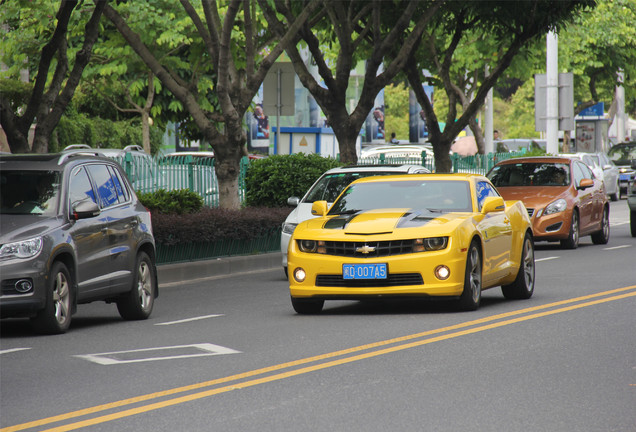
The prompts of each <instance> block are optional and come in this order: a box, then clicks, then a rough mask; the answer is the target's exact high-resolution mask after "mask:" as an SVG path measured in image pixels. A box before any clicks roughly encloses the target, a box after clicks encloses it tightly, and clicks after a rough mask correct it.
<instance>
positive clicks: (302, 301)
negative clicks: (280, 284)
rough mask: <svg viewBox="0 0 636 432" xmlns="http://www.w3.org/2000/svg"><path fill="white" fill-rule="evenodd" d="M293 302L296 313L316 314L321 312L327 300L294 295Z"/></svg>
mask: <svg viewBox="0 0 636 432" xmlns="http://www.w3.org/2000/svg"><path fill="white" fill-rule="evenodd" d="M291 303H292V306H293V308H294V310H295V311H296V313H298V314H301V315H315V314H318V313H320V311H321V310H322V307H323V306H324V304H325V301H324V300H317V299H312V298H308V299H307V298H296V297H292V298H291Z"/></svg>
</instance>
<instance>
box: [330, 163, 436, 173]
mask: <svg viewBox="0 0 636 432" xmlns="http://www.w3.org/2000/svg"><path fill="white" fill-rule="evenodd" d="M420 169H426V168H425V167H423V166H421V165H411V164H403V165H395V164H384V165H347V166H342V167H336V168H332V169H330V170H328V171H326V172H325V173H324V174H323V175H327V174H342V173H356V172H396V173H410V172H412V171H416V170H420Z"/></svg>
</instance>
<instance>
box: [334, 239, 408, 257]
mask: <svg viewBox="0 0 636 432" xmlns="http://www.w3.org/2000/svg"><path fill="white" fill-rule="evenodd" d="M414 241H415V240H413V239H411V240H389V241H371V242H349V241H326V242H325V247H326V254H327V255H336V256H347V257H356V258H376V257H383V256H390V255H402V254H408V253H413V243H414ZM361 251H366V252H367V253H364V252H361Z"/></svg>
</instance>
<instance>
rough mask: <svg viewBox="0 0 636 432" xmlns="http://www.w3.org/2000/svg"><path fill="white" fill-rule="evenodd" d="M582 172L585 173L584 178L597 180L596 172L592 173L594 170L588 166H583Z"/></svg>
mask: <svg viewBox="0 0 636 432" xmlns="http://www.w3.org/2000/svg"><path fill="white" fill-rule="evenodd" d="M581 170H582V171H583V177H584V178H587V179H592V180H593V179H595V178H596V176H595V175H594V171H592V169H591V168H590V167H589V166H587V165H581Z"/></svg>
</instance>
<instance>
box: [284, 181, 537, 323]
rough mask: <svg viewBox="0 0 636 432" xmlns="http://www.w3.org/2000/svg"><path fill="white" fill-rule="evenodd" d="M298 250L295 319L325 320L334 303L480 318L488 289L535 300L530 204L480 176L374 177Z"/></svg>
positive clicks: (349, 191) (301, 228) (293, 278)
mask: <svg viewBox="0 0 636 432" xmlns="http://www.w3.org/2000/svg"><path fill="white" fill-rule="evenodd" d="M312 213H313V214H314V215H316V216H319V217H318V218H315V219H310V220H308V221H305V222H302V223H301V224H299V225H298V226H297V227H296V230H295V231H294V234H293V237H292V239H291V241H290V242H289V249H288V268H289V289H290V294H291V300H292V305H293V307H294V310H295V311H296V312H298V313H301V314H313V313H319V312H320V311H321V310H322V307H323V305H324V301H325V300H339V299H354V300H359V299H368V298H380V297H381V298H384V297H408V296H420V297H449V298H454V299H456V302H457V306H458V308H459V309H461V310H475V309H477V308H478V307H479V304H480V301H481V292H482V290H484V289H487V288H492V287H495V286H501V287H502V291H503V295H504V296H505V297H506V298H510V299H527V298H530V296H532V293H533V291H534V280H535V277H534V276H535V274H534V242H533V238H532V223H531V222H530V218H529V217H528V212H527V210H526V208H525V206H524V205H523V203H522V202H521V201H506V202H504V200H503V198H502V197H501V196H500V195H499V193H498V192H497V189H495V187H494V186H493V185H492V183H490V181H489V180H488V179H487V178H486V177H484V176H481V175H476V174H422V175H414V174H410V175H396V176H382V177H368V178H364V179H360V180H357V181H355V182H353V183H351V184H350V185H349V186H348V187H347V188H346V189H345V190H344V191H343V192H342V193H341V194H340V196H339V197H338V199H337V200H336V201H335V202H334V203H333V205H332V206H331V207H329V208H328V207H327V202H326V201H316V202H314V204H313V207H312Z"/></svg>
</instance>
